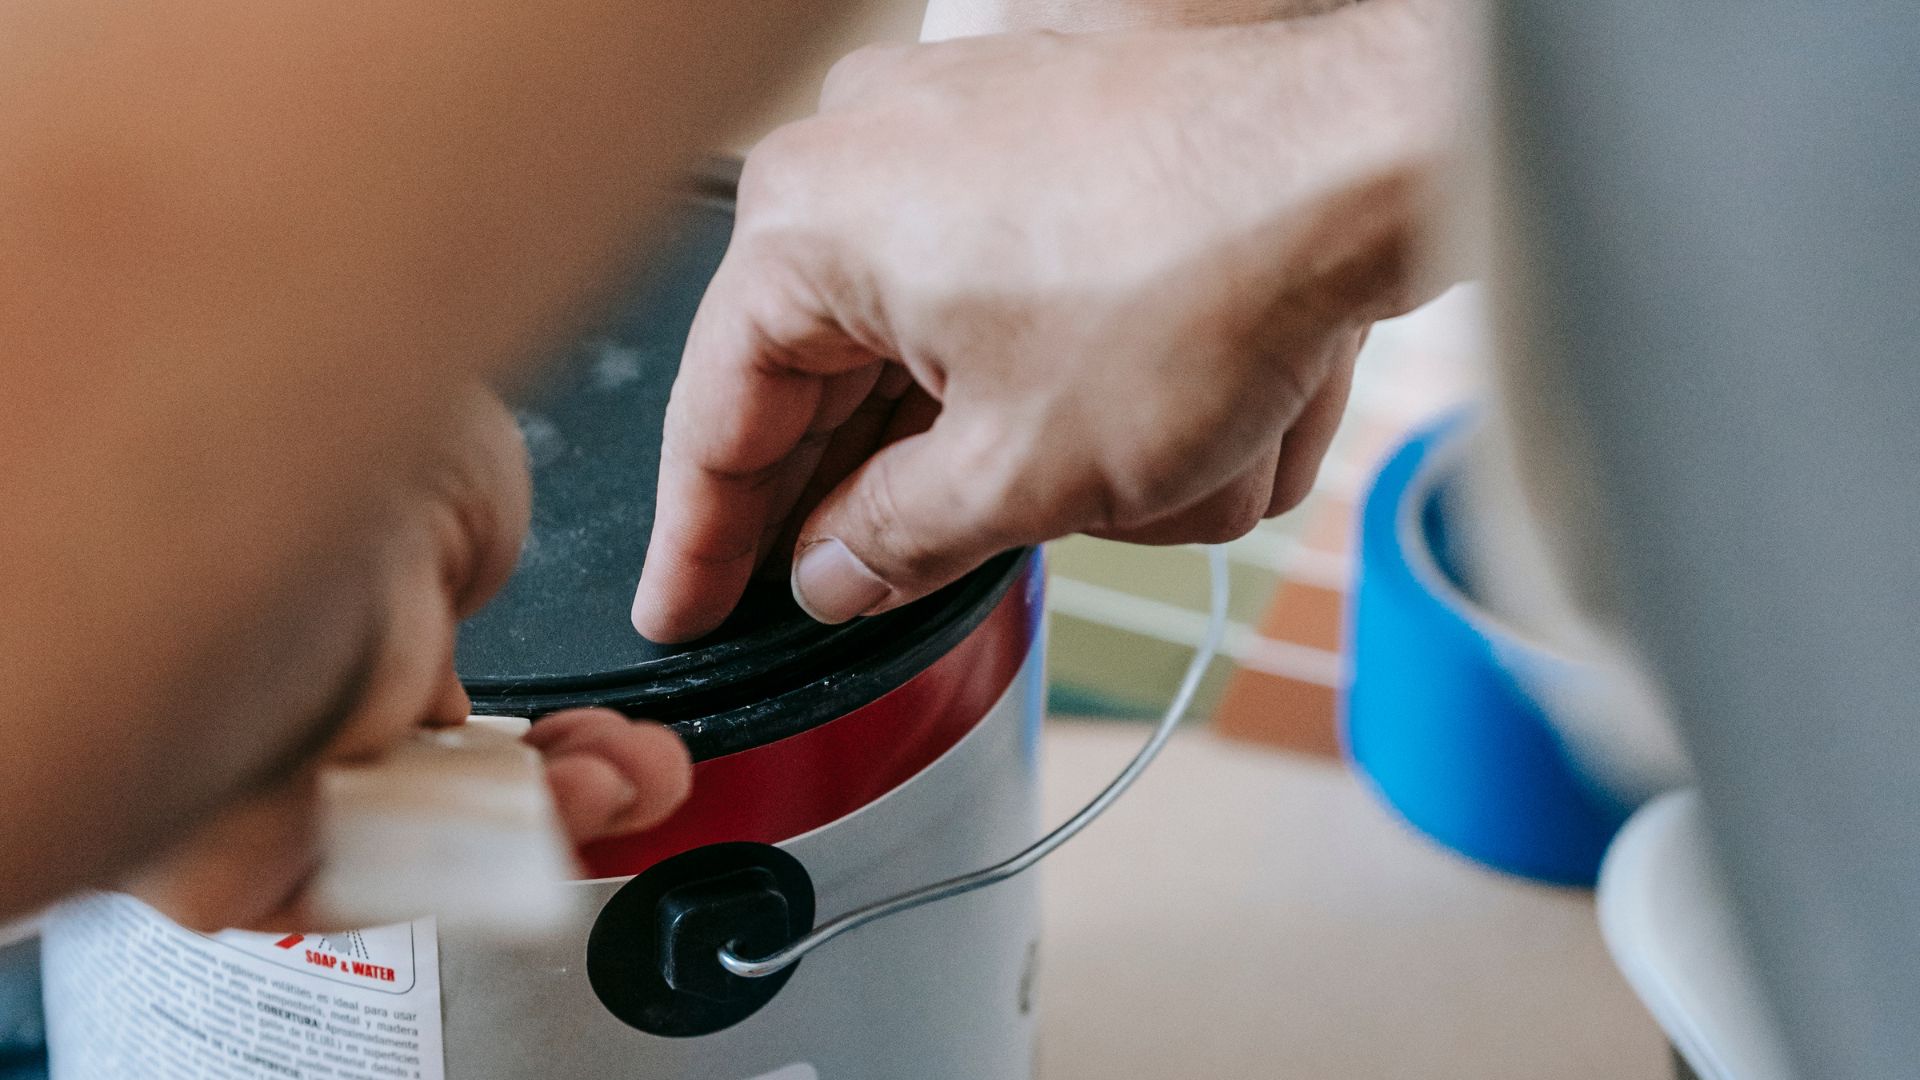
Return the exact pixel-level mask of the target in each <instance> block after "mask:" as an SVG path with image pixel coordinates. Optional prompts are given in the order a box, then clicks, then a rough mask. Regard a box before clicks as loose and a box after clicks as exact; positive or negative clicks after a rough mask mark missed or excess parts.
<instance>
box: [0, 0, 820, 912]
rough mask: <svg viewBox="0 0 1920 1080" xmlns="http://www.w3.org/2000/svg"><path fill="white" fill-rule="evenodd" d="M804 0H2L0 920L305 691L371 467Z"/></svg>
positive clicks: (491, 357) (776, 48) (145, 841)
mask: <svg viewBox="0 0 1920 1080" xmlns="http://www.w3.org/2000/svg"><path fill="white" fill-rule="evenodd" d="M820 7H821V5H819V4H815V3H807V2H804V0H792V2H775V3H767V2H765V0H712V2H708V3H703V4H700V5H697V6H688V5H680V4H668V3H634V2H632V0H555V2H552V3H543V4H537V5H526V4H516V3H509V2H505V0H461V2H459V3H451V2H445V0H381V2H377V3H375V2H356V0H348V2H346V3H335V2H327V3H321V2H314V0H288V2H284V3H273V4H255V3H242V2H237V0H153V2H150V3H142V4H133V5H129V4H119V3H112V2H108V0H22V2H19V3H14V4H9V5H6V6H5V7H4V9H0V207H3V208H4V212H0V387H4V390H0V511H3V512H0V598H4V601H0V604H3V606H4V610H5V618H4V619H0V685H4V686H5V687H6V695H7V696H6V701H5V705H4V706H0V722H4V724H5V728H4V731H5V736H4V737H5V740H6V741H5V746H4V753H0V793H3V794H0V850H3V851H5V852H6V853H7V859H6V864H5V866H4V867H0V883H4V884H0V916H4V915H5V914H6V913H10V912H12V911H15V910H18V908H19V907H20V905H22V904H25V903H30V902H36V901H38V900H43V899H45V898H47V897H48V896H51V895H54V894H55V893H57V892H58V891H61V890H63V889H66V888H70V887H72V886H74V885H76V884H81V883H85V882H90V881H97V880H100V878H101V875H103V874H106V873H110V872H112V871H113V870H114V869H116V868H118V867H122V866H124V865H125V864H126V863H127V862H128V861H129V859H131V858H133V857H135V856H136V855H138V854H140V853H141V852H143V851H145V850H148V849H149V848H150V847H151V846H152V845H153V844H154V843H156V842H157V841H158V840H159V839H160V838H162V837H165V836H171V835H176V834H177V832H178V830H179V828H180V827H181V826H182V824H183V823H184V822H185V821H187V820H190V819H193V818H194V817H195V815H202V814H204V813H206V812H208V811H209V810H210V809H211V807H212V806H213V805H214V804H215V803H216V802H218V801H219V800H220V799H222V798H224V797H226V795H227V794H228V792H229V789H230V788H231V786H232V785H233V784H235V783H237V782H238V778H240V777H243V776H245V775H248V773H249V772H250V770H252V769H254V768H256V767H257V766H258V765H259V763H260V762H262V761H263V760H266V759H268V758H270V757H272V755H274V754H277V753H284V752H287V751H288V750H289V749H290V748H291V747H294V746H296V745H298V739H299V738H300V737H302V733H301V731H300V730H299V729H300V728H301V727H302V726H305V727H311V726H312V725H313V724H314V723H316V722H317V720H316V718H320V717H324V716H325V715H326V714H327V713H328V712H329V711H330V710H331V709H332V706H331V705H330V703H331V702H335V701H337V700H339V699H340V697H341V694H342V692H343V687H344V685H345V680H346V679H347V673H348V672H350V671H351V669H352V666H353V664H354V658H355V657H356V656H359V655H363V654H364V652H365V649H366V642H367V641H368V640H369V639H370V638H371V637H373V636H375V635H377V634H378V633H380V632H381V630H382V627H380V626H378V625H375V622H376V620H375V619H374V617H373V616H372V615H370V614H369V610H368V609H369V606H370V605H369V603H368V602H367V601H366V599H365V597H366V595H367V592H368V583H369V582H370V581H372V580H373V579H375V578H376V577H377V575H378V573H379V569H378V567H376V566H371V565H368V563H369V560H368V559H367V558H366V557H365V554H364V552H365V550H366V548H367V546H368V545H367V543H366V540H367V537H368V534H369V533H370V532H371V531H373V530H375V529H377V528H379V527H380V513H381V510H380V507H379V504H380V502H381V500H382V499H383V498H385V497H387V495H388V494H389V492H388V489H389V487H390V486H391V480H392V475H393V474H394V473H395V472H396V471H400V468H399V466H402V465H404V463H405V462H406V461H408V460H409V459H410V458H411V457H413V456H415V455H417V454H418V453H419V448H420V447H421V446H422V445H423V444H424V443H425V441H426V440H427V438H428V436H429V435H431V434H433V433H434V430H435V429H436V428H437V427H438V426H439V425H441V424H443V423H444V414H445V413H446V412H447V411H448V410H446V409H444V408H443V407H442V406H443V403H444V402H445V401H447V400H448V398H449V396H450V395H451V393H452V392H453V390H454V389H455V388H456V387H458V386H460V385H461V384H462V383H463V382H465V381H467V380H470V379H473V378H475V377H486V378H498V377H501V376H503V375H506V374H508V373H510V372H512V371H514V370H515V369H516V366H517V362H518V361H519V359H520V358H522V357H526V356H530V355H537V354H538V352H539V351H540V349H541V348H542V346H544V345H545V344H546V343H548V342H549V341H550V340H552V339H553V338H555V337H556V335H558V334H559V333H560V332H561V331H562V329H563V328H564V327H565V326H566V325H567V324H568V323H569V322H570V321H571V320H572V319H573V318H575V317H576V315H577V313H578V311H579V310H580V308H581V306H582V303H583V300H584V299H586V298H587V296H588V294H589V293H590V292H591V291H592V290H593V288H594V287H595V285H596V283H597V282H599V281H601V280H602V279H603V277H604V276H605V275H606V274H607V273H608V272H609V270H610V269H611V268H613V267H614V266H615V265H616V264H617V263H618V262H619V261H620V260H621V259H623V258H625V257H627V256H628V255H629V253H630V252H631V251H632V249H633V247H634V244H635V242H636V239H637V238H638V236H639V234H640V232H641V230H642V229H643V227H644V225H645V221H646V218H647V215H648V212H649V208H650V207H651V205H652V204H653V203H654V202H656V201H657V200H656V199H654V198H652V197H651V195H650V192H651V191H652V190H653V189H654V188H656V187H657V186H658V185H659V184H661V183H662V182H663V181H664V180H665V179H666V178H667V177H669V176H670V175H671V174H672V172H673V170H674V169H675V168H676V166H677V164H678V163H679V162H680V161H682V160H683V159H684V158H685V157H687V156H688V155H689V154H690V153H692V152H694V151H696V150H698V149H701V148H703V147H704V146H705V145H708V144H710V143H711V142H712V140H713V138H714V137H715V136H716V135H718V134H719V132H716V131H715V125H716V124H717V123H718V122H719V121H720V120H722V119H723V118H724V117H725V116H726V115H727V114H728V113H729V112H730V111H731V110H732V109H734V108H736V107H737V106H738V104H739V103H740V102H741V101H742V99H743V98H745V97H746V96H748V95H749V94H750V93H751V92H753V91H755V90H757V89H759V88H761V87H763V86H765V85H766V84H768V83H769V82H771V81H773V80H774V79H775V78H777V75H778V73H779V72H780V71H781V70H782V69H783V66H784V64H785V62H787V61H790V60H792V59H796V58H800V57H801V56H802V55H803V54H804V48H803V46H804V43H805V42H806V41H807V40H808V39H809V36H810V34H811V33H812V32H813V31H814V30H815V29H816V28H817V26H819V25H820V24H822V23H823V22H825V21H826V20H823V19H822V18H821V17H820V13H819V9H820ZM615 602H617V600H616V601H615Z"/></svg>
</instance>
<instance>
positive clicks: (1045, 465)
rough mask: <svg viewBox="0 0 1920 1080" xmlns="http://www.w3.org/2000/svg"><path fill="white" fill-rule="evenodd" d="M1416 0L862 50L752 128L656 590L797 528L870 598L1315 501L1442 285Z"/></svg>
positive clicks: (686, 422) (830, 608)
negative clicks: (1426, 288) (1344, 433)
mask: <svg viewBox="0 0 1920 1080" xmlns="http://www.w3.org/2000/svg"><path fill="white" fill-rule="evenodd" d="M1443 37H1444V34H1443V33H1442V32H1440V30H1439V29H1438V28H1436V27H1434V26H1431V25H1429V20H1428V18H1427V16H1426V14H1425V12H1424V11H1423V10H1422V9H1421V8H1419V7H1416V6H1414V4H1413V3H1412V2H1411V0H1374V2H1370V3H1367V4H1363V5H1360V6H1358V7H1356V8H1352V9H1349V10H1346V11H1342V12H1340V13H1337V14H1334V15H1327V16H1321V17H1316V18H1311V19H1302V20H1297V21H1294V22H1290V23H1284V24H1274V25H1266V26H1258V27H1248V28H1237V29H1215V30H1176V31H1162V32H1151V33H1141V34H1130V35H1114V36H1100V37H1085V38H1073V37H1059V36H1054V35H1044V34H1036V35H1017V36H1007V37H997V38H977V39H970V40H965V41H958V42H950V43H944V44H939V45H931V46H919V47H912V48H888V49H875V50H867V51H864V52H861V53H856V54H854V55H853V56H851V57H849V58H848V59H846V60H845V61H843V62H842V63H841V64H840V65H839V66H838V67H837V68H836V69H835V71H834V73H833V75H832V76H831V78H830V79H829V81H828V85H827V87H826V90H825V93H824V95H823V100H822V107H821V111H820V113H819V115H818V116H816V117H814V118H812V119H809V120H806V121H803V122H801V123H798V124H794V125H792V126H789V127H787V128H785V129H782V130H781V131H779V132H776V133H775V134H774V135H772V136H771V137H769V138H768V139H767V140H766V141H765V142H764V143H763V144H762V145H761V146H760V147H759V148H758V149H756V150H755V152H754V153H753V155H752V156H751V157H750V158H749V159H748V162H747V166H746V170H745V173H744V175H743V177H742V180H741V185H740V200H739V215H738V222H737V225H736V227H735V233H734V239H733V244H732V246H731V248H730V249H729V251H728V253H727V257H726V259H725V261H724V263H723V264H722V265H721V267H720V269H719V271H718V273H717V274H716V276H715V278H714V280H713V283H712V286H711V288H710V290H709V292H708V294H707V296H706V299H705V301H704V302H703V304H702V305H701V308H700V311H699V314H698V316H697V318H696V319H695V322H694V326H693V329H692V333H691V335H690V337H689V340H688V344H687V351H686V356H685V360H684V362H683V365H682V368H681V374H680V378H679V381H678V382H677V383H676V385H675V387H674V393H673V400H672V404H671V406H670V407H669V410H668V416H667V429H666V445H665V448H664V452H663V456H662V465H661V473H660V493H659V507H660V509H659V514H658V517H657V519H656V524H655V527H654V535H653V539H652V544H651V547H650V548H649V550H648V557H647V563H646V568H645V573H644V576H643V577H642V579H641V582H640V588H639V592H638V595H637V596H636V598H635V602H634V624H635V626H636V627H637V628H638V629H639V630H640V631H641V632H642V633H644V634H646V635H647V636H649V637H651V638H654V639H657V640H666V641H673V640H681V639H686V638H690V637H694V636H697V635H699V634H702V633H705V632H706V631H708V630H711V629H712V628H713V627H714V626H716V625H717V624H718V623H719V622H720V621H721V619H722V618H723V617H725V615H726V614H727V612H728V611H729V610H730V609H731V607H732V606H733V604H734V603H735V602H736V601H737V599H738V597H739V595H740V593H741V590H742V589H743V588H744V586H745V584H746V582H747V580H748V578H749V576H750V575H751V574H752V573H753V572H754V570H755V567H756V566H757V565H758V564H760V563H761V562H763V561H765V560H767V559H768V558H769V556H770V555H772V554H774V553H775V552H781V553H784V552H785V551H786V550H787V549H788V548H789V547H790V546H791V547H792V548H793V549H794V550H795V555H794V557H793V562H792V579H793V587H794V593H795V596H796V598H797V599H798V600H799V601H800V602H801V604H802V605H803V606H804V607H805V608H806V609H807V610H808V611H809V612H810V613H811V614H813V615H814V616H815V617H816V618H818V619H820V620H822V621H825V622H841V621H844V620H846V619H850V618H853V617H855V616H857V615H861V614H870V613H874V612H878V611H883V610H886V609H888V608H891V607H894V606H897V605H899V604H902V603H905V602H907V601H910V600H913V599H915V598H917V597H920V596H923V595H925V594H927V593H928V592H930V591H932V590H933V589H936V588H938V587H939V586H941V585H944V584H946V583H948V582H950V581H953V580H954V579H956V578H958V577H959V576H961V575H962V574H964V573H966V572H967V571H968V570H970V569H972V568H973V567H975V566H977V565H979V564H980V563H981V562H982V561H984V560H985V559H987V558H989V557H990V556H992V555H993V554H995V553H996V552H999V551H1002V550H1005V549H1007V548H1010V547H1013V546H1016V545H1020V544H1028V543H1035V542H1040V541H1044V540H1048V539H1052V538H1054V537H1058V536H1062V535H1065V534H1068V533H1073V532H1088V533H1093V534H1096V535H1100V536H1106V537H1114V538H1120V539H1127V540H1136V541H1142V542H1150V543H1176V542H1186V541H1217V540H1224V539H1228V538H1230V537H1234V536H1238V535H1240V534H1241V533H1244V532H1246V531H1247V530H1248V529H1250V528H1251V527H1252V526H1253V524H1254V523H1255V522H1257V521H1258V520H1260V519H1261V518H1262V517H1265V516H1269V515H1273V514H1277V513H1280V512H1281V511H1284V510H1286V509H1288V508H1289V507H1291V506H1293V505H1294V504H1296V503H1297V502H1298V501H1299V500H1300V499H1301V498H1302V497H1303V495H1304V494H1305V493H1306V491H1307V490H1308V489H1309V487H1310V486H1311V484H1312V481H1313V478H1314V475H1315V472H1316V471H1317V468H1318V465H1319V462H1320V459H1321V456H1322V455H1323V454H1324V453H1325V451H1326V448H1327V444H1328V442H1329V441H1330V439H1331V438H1332V436H1333V433H1334V429H1335V426H1336V425H1337V423H1338V420H1339V417H1340V413H1341V410H1342V407H1343V405H1344V402H1345V398H1346V393H1347V388H1348V380H1349V374H1350V369H1351V365H1352V362H1353V358H1354V354H1355V352H1356V350H1357V349H1358V348H1359V345H1360V342H1361V339H1362V338H1363V336H1364V335H1365V333H1366V329H1367V327H1368V326H1369V325H1370V324H1371V323H1372V322H1373V321H1374V320H1376V319H1379V318H1381V317H1384V316H1387V315H1392V314H1396V313H1400V312H1403V311H1405V310H1407V309H1408V308H1410V307H1411V306H1413V305H1414V304H1415V303H1416V302H1417V301H1418V300H1419V299H1420V298H1421V296H1420V293H1419V291H1418V286H1417V285H1416V283H1415V282H1414V280H1413V276H1412V274H1411V272H1410V265H1411V259H1410V252H1411V248H1412V246H1413V245H1412V239H1413V233H1414V228H1413V227H1414V223H1415V217H1416V209H1417V208H1419V206H1420V204H1421V199H1420V197H1419V195H1420V188H1421V182H1422V181H1423V179H1424V178H1425V174H1426V173H1427V172H1428V170H1429V169H1430V168H1431V166H1432V164H1433V161H1434V159H1435V158H1436V157H1437V156H1438V154H1439V152H1440V150H1441V147H1442V144H1443V143H1444V140H1445V135H1444V131H1445V128H1446V126H1447V122H1448V120H1449V119H1450V115H1449V106H1448V103H1447V101H1446V97H1447V95H1446V94H1444V93H1443V92H1442V91H1444V90H1445V89H1446V86H1447V84H1448V82H1449V81H1450V79H1449V77H1448V76H1446V75H1445V74H1444V73H1443V71H1442V68H1443V65H1444V57H1442V56H1439V55H1429V54H1431V53H1440V52H1443V51H1444V50H1442V49H1441V44H1442V42H1441V40H1440V39H1441V38H1443Z"/></svg>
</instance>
